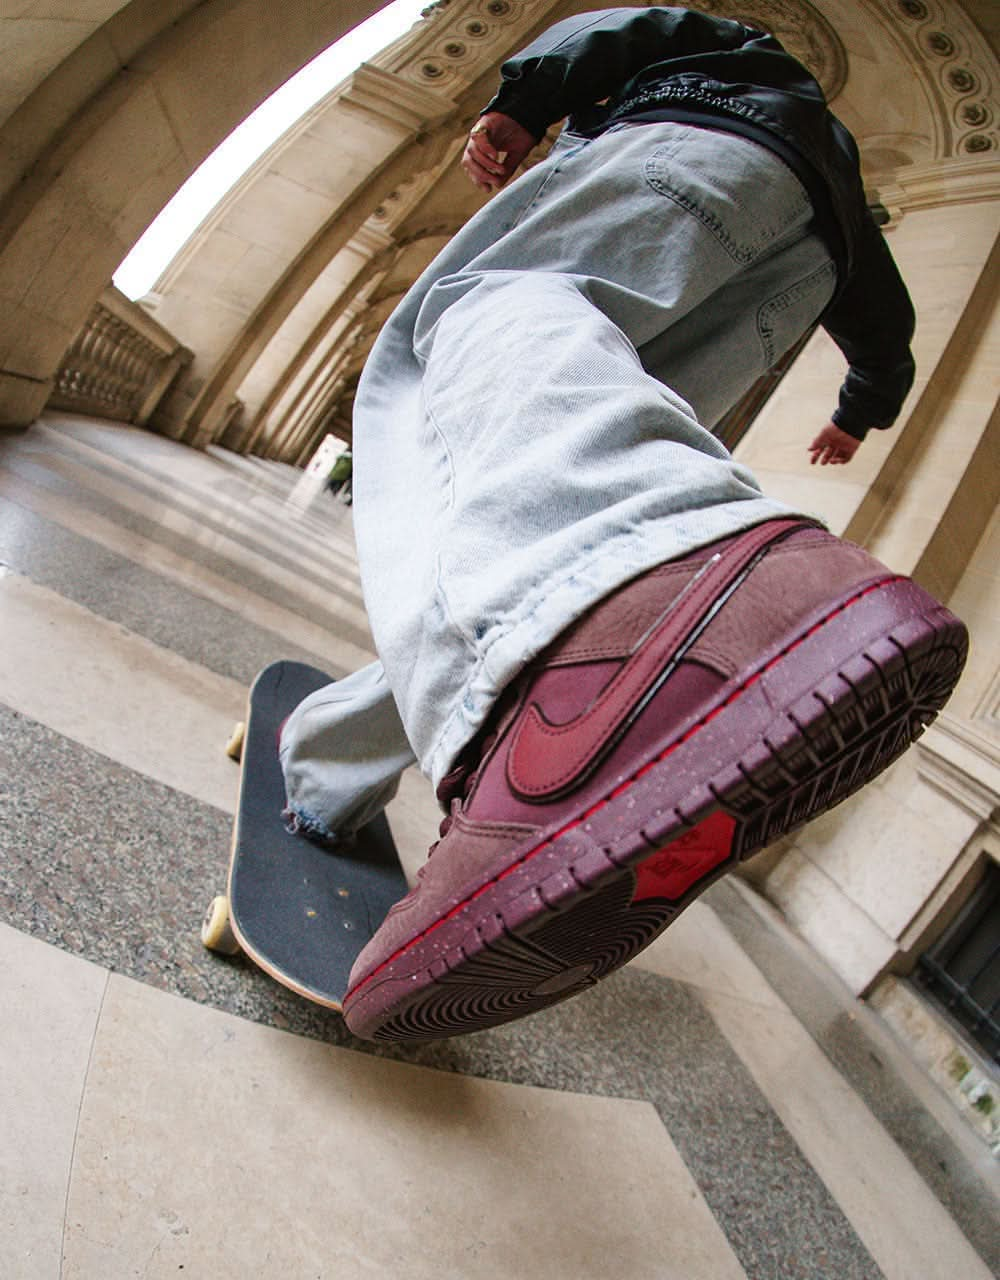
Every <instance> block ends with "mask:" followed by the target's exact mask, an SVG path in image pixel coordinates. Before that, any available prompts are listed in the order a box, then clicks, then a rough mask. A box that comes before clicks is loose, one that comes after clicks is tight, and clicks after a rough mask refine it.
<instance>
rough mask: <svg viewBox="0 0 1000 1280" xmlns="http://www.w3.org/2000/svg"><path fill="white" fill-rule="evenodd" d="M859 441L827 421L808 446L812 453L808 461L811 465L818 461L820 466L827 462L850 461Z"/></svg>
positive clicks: (834, 464)
mask: <svg viewBox="0 0 1000 1280" xmlns="http://www.w3.org/2000/svg"><path fill="white" fill-rule="evenodd" d="M860 443H861V441H860V440H857V439H855V437H854V436H849V435H848V434H847V432H846V431H841V429H840V428H839V427H837V426H834V424H833V423H832V422H828V423H827V424H826V426H825V427H824V428H823V430H822V431H821V432H820V433H819V435H818V436H817V437H816V439H815V440H814V441H813V442H812V444H811V445H810V446H809V452H810V453H811V454H812V457H811V458H810V459H809V461H810V463H812V465H813V466H815V465H816V463H817V462H818V463H819V464H820V466H821V467H825V466H827V464H832V465H833V466H837V465H839V464H841V463H844V462H850V460H851V459H852V458H853V457H854V455H855V453H857V451H858V445H859V444H860Z"/></svg>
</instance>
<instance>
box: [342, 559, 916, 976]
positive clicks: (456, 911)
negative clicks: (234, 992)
mask: <svg viewBox="0 0 1000 1280" xmlns="http://www.w3.org/2000/svg"><path fill="white" fill-rule="evenodd" d="M905 581H907V579H906V577H905V576H904V575H903V574H895V575H894V576H893V577H890V578H883V579H881V580H880V581H879V582H876V583H873V584H872V585H871V586H868V587H865V589H864V590H863V591H859V592H858V594H857V595H855V596H852V597H851V598H850V599H849V600H845V601H844V603H843V604H840V605H838V606H837V608H836V609H834V610H832V612H830V613H828V614H826V615H825V617H823V618H821V619H820V620H819V622H816V623H814V624H813V626H811V627H810V628H809V630H808V631H806V632H805V633H804V634H803V635H801V636H799V637H798V639H797V640H793V641H792V643H791V644H790V645H788V646H786V648H784V649H782V650H781V652H780V653H777V654H775V656H774V657H773V658H772V659H771V660H770V661H769V662H766V663H765V664H764V666H762V667H761V668H760V670H759V671H755V672H754V674H753V675H752V676H748V677H747V679H746V680H744V682H743V683H742V684H741V685H740V686H739V688H737V689H734V690H733V692H732V693H731V694H730V695H729V696H728V697H727V698H726V700H725V701H724V702H720V703H719V705H718V706H717V707H713V708H712V710H711V711H709V712H708V714H707V715H705V716H703V717H702V719H701V720H699V721H698V722H697V724H694V725H692V726H691V728H690V729H688V731H687V733H685V734H684V735H683V737H680V738H678V739H677V741H676V742H673V743H671V744H670V746H669V747H667V748H666V749H665V750H663V751H661V752H660V754H659V755H658V756H657V757H656V758H655V759H653V760H647V762H646V763H645V764H644V765H643V766H642V768H641V769H638V770H637V771H636V772H635V773H634V774H633V775H632V777H631V778H627V779H626V780H625V781H624V782H621V783H619V784H618V786H617V787H616V788H615V789H614V791H612V792H611V793H610V794H609V795H607V796H605V797H604V799H603V800H599V801H598V802H597V803H596V804H593V805H591V806H590V808H589V809H587V810H585V811H584V812H583V813H582V814H579V815H578V816H577V817H575V818H574V819H573V820H572V821H571V822H567V823H566V825H565V826H563V827H560V828H559V830H558V831H556V832H554V833H553V834H552V835H551V836H548V837H547V838H546V839H545V840H543V841H542V842H541V844H537V845H535V846H534V848H533V849H529V850H528V851H527V853H524V854H522V855H521V857H520V858H518V860H517V861H516V862H514V863H512V864H511V865H510V866H509V867H506V868H505V869H504V870H503V871H501V872H499V873H498V874H497V875H495V876H493V877H492V878H491V879H489V880H487V881H486V883H485V884H482V885H480V886H479V888H478V889H477V890H476V891H475V893H471V894H469V896H468V897H467V898H465V899H464V900H463V901H462V902H460V903H458V905H457V906H454V907H452V908H451V910H450V911H448V912H447V913H446V914H445V915H443V916H440V917H439V918H438V919H437V920H435V921H434V923H433V924H430V925H428V926H427V928H426V929H424V930H422V931H421V932H420V933H418V934H415V935H414V936H413V937H412V938H411V939H410V940H409V942H405V943H404V944H403V945H402V946H401V947H398V948H397V949H396V950H395V951H394V952H393V953H392V955H391V956H388V957H387V958H386V959H385V960H383V961H382V962H381V964H379V965H378V966H377V967H376V968H374V969H373V970H372V971H371V973H369V974H368V975H367V976H366V977H364V978H362V979H361V981H360V982H359V983H358V985H357V986H356V987H353V988H352V989H351V990H350V991H348V992H347V994H346V995H345V996H344V1000H345V1001H347V1000H349V999H351V997H352V996H354V994H355V993H356V992H358V991H360V990H361V989H362V988H363V987H366V986H367V985H368V984H369V983H370V982H371V981H372V980H373V979H374V978H376V977H378V975H379V974H380V973H381V972H382V970H383V969H386V968H388V966H389V965H391V964H392V963H393V962H394V961H396V960H398V959H399V957H400V956H402V955H404V954H405V953H406V952H407V951H409V950H410V948H411V947H414V946H416V944H417V943H418V942H423V941H424V939H425V938H429V937H430V935H431V934H432V933H434V932H435V930H437V929H440V928H441V927H442V925H445V924H447V923H448V921H449V920H453V919H454V918H455V917H456V916H457V915H460V914H461V913H462V912H463V911H464V910H465V908H466V907H467V906H469V905H470V903H473V902H475V901H476V900H477V899H478V898H481V897H482V896H483V894H485V893H488V892H489V891H490V889H492V888H493V887H494V885H498V884H500V882H501V881H502V880H506V879H508V878H509V877H510V876H512V875H514V873H515V872H517V871H520V870H521V868H522V867H523V866H524V865H525V864H526V863H527V862H529V861H530V860H531V859H532V858H533V857H535V855H536V854H539V853H541V851H542V850H543V849H547V848H548V847H549V845H553V844H555V842H556V841H557V840H560V839H562V837H563V836H564V835H567V834H568V833H569V832H570V831H574V830H576V828H577V827H579V826H580V825H581V824H582V823H584V822H586V821H587V820H588V819H589V818H592V817H593V816H594V814H596V813H600V811H601V810H602V809H604V808H606V807H607V805H609V804H610V803H611V801H612V800H616V799H617V798H618V797H619V796H620V795H623V794H624V793H625V792H626V791H628V790H629V789H630V788H632V787H633V786H635V784H636V783H637V782H638V781H639V779H640V778H643V777H645V775H646V774H647V773H649V771H650V770H651V769H655V768H656V766H657V765H659V764H662V763H663V761H664V760H666V759H667V757H668V756H670V755H672V754H673V753H674V752H675V751H676V750H677V749H678V748H679V747H682V746H683V745H684V743H685V742H688V741H690V739H691V738H693V737H694V735H695V734H696V733H699V732H700V731H701V730H702V729H703V728H704V727H705V725H707V724H709V723H710V722H711V721H712V720H714V719H715V717H716V716H717V715H720V714H721V713H722V712H723V711H725V709H726V708H727V707H730V706H732V704H733V703H734V702H735V701H736V700H737V698H741V697H742V696H743V694H744V693H746V691H747V690H748V689H749V688H750V687H751V686H752V685H754V684H756V683H757V681H758V680H760V679H762V677H763V676H765V675H766V674H767V672H768V671H770V670H771V668H772V667H774V666H776V665H777V664H778V663H779V662H781V660H782V659H783V658H786V657H787V656H788V655H789V654H790V653H791V652H793V650H795V649H797V648H798V647H799V646H800V645H802V644H805V642H806V641H807V640H808V639H809V638H810V637H811V636H814V635H815V634H816V632H817V631H820V630H822V628H823V627H825V626H826V624H827V623H828V622H832V621H833V619H834V618H836V617H837V616H838V615H839V614H842V613H845V612H846V611H847V610H848V609H850V608H851V607H852V606H853V605H855V604H857V603H858V602H859V601H860V600H863V599H864V598H865V597H866V596H870V595H872V593H873V592H875V591H881V590H883V589H884V588H885V587H891V586H892V585H893V583H895V582H905Z"/></svg>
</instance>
